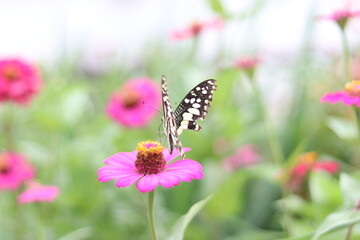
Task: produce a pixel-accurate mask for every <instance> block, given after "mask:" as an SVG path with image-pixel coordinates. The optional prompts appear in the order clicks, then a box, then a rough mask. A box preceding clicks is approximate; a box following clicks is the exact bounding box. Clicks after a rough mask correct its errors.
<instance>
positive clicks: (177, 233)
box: [167, 195, 212, 240]
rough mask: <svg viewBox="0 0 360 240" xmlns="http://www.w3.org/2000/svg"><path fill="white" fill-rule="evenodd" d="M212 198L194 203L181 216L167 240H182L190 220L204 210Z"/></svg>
mask: <svg viewBox="0 0 360 240" xmlns="http://www.w3.org/2000/svg"><path fill="white" fill-rule="evenodd" d="M211 198H212V195H210V196H208V197H207V198H205V199H203V200H201V201H199V202H197V203H195V204H194V205H193V206H192V207H191V208H190V210H189V211H188V212H187V213H186V214H185V215H183V216H182V217H181V218H180V219H179V220H178V221H177V222H176V223H175V225H174V227H173V230H172V233H171V234H170V237H169V238H167V239H169V240H182V239H183V238H184V233H185V230H186V227H187V226H188V225H189V223H190V222H191V220H192V219H193V218H194V217H195V216H196V214H198V213H199V212H200V210H201V209H203V208H204V206H205V205H206V203H207V202H208V201H209V200H210V199H211Z"/></svg>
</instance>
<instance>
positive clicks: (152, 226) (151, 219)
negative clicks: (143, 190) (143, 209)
mask: <svg viewBox="0 0 360 240" xmlns="http://www.w3.org/2000/svg"><path fill="white" fill-rule="evenodd" d="M154 195H155V190H153V191H151V192H149V195H148V203H149V204H148V208H149V209H148V210H149V215H148V219H149V225H150V231H151V236H152V239H153V240H157V239H158V238H157V235H156V229H155V221H154Z"/></svg>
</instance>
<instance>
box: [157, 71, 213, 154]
mask: <svg viewBox="0 0 360 240" xmlns="http://www.w3.org/2000/svg"><path fill="white" fill-rule="evenodd" d="M215 82H216V80H215V79H208V80H205V81H203V82H201V83H199V84H198V85H196V86H195V87H194V88H193V89H191V91H190V92H189V93H188V94H186V96H185V97H184V99H183V100H182V101H181V102H180V104H179V105H178V106H177V108H176V109H175V112H174V111H173V110H172V107H171V103H170V99H169V95H168V87H167V82H166V79H165V76H164V75H163V76H162V77H161V95H162V107H163V113H164V116H163V118H162V119H161V120H162V122H163V127H164V132H165V135H166V138H167V141H168V144H169V152H170V154H172V152H173V150H174V149H175V148H177V149H179V151H180V154H181V157H182V158H183V159H184V158H185V153H184V151H183V149H182V144H181V142H180V139H179V136H180V134H181V133H182V131H183V130H184V129H190V130H194V131H196V132H197V131H199V130H200V129H201V127H200V125H198V124H197V123H196V122H195V121H196V120H197V119H200V120H204V118H205V116H206V114H207V113H208V109H209V107H210V104H211V101H212V100H213V94H214V91H215V90H216V87H217V86H216V85H215Z"/></svg>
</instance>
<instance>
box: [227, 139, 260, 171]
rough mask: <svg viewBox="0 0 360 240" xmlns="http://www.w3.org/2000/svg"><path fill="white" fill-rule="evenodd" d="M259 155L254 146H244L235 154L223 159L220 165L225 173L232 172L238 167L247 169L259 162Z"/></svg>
mask: <svg viewBox="0 0 360 240" xmlns="http://www.w3.org/2000/svg"><path fill="white" fill-rule="evenodd" d="M259 159H260V154H259V153H258V151H257V149H256V146H254V145H244V146H241V147H240V148H238V149H237V150H236V152H235V153H234V154H233V155H231V156H229V157H227V158H225V159H224V160H223V161H222V165H223V167H224V169H225V170H227V171H234V170H236V169H238V168H240V167H247V166H250V165H253V164H256V163H258V162H259Z"/></svg>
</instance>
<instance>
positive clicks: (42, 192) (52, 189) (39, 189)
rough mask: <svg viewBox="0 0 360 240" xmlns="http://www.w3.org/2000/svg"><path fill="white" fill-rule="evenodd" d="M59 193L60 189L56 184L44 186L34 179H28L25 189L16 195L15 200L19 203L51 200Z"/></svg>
mask: <svg viewBox="0 0 360 240" xmlns="http://www.w3.org/2000/svg"><path fill="white" fill-rule="evenodd" d="M59 194H60V190H59V188H58V187H56V186H46V185H42V184H40V183H39V182H36V181H30V182H29V183H28V186H27V189H26V190H25V191H24V192H22V193H21V194H20V195H19V196H18V197H17V201H18V203H20V204H25V203H32V202H52V201H54V200H55V199H56V198H57V197H58V195H59Z"/></svg>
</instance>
